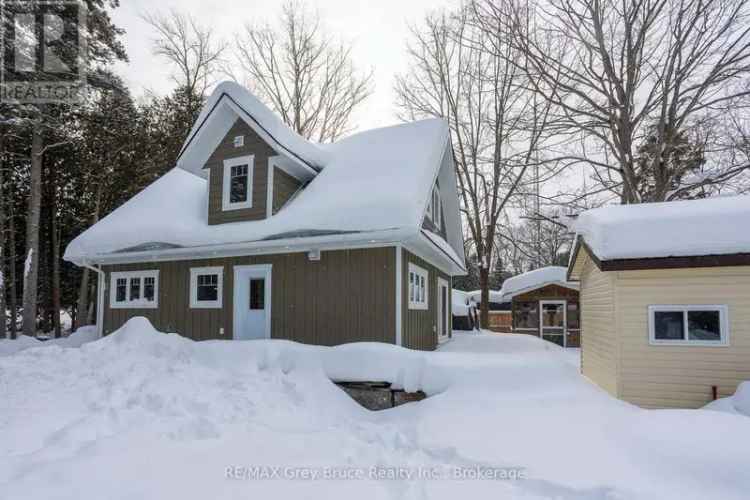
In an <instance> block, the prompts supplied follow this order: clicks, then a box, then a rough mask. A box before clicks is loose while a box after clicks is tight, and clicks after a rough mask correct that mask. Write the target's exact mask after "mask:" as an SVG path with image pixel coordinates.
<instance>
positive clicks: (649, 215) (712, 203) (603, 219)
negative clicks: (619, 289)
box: [571, 196, 750, 270]
mask: <svg viewBox="0 0 750 500" xmlns="http://www.w3.org/2000/svg"><path fill="white" fill-rule="evenodd" d="M572 227H573V229H574V230H575V232H576V233H577V235H578V236H577V244H576V248H575V250H574V252H573V255H572V256H571V270H572V268H573V265H574V264H575V261H576V258H577V255H578V253H579V252H580V249H581V248H586V249H587V250H588V253H590V254H591V257H592V258H593V259H594V260H595V262H597V263H598V265H599V266H600V267H601V268H603V270H616V269H626V268H628V269H636V268H643V267H644V266H645V267H660V266H661V267H664V266H666V267H692V266H693V265H695V266H696V267H701V266H703V265H737V264H741V263H742V262H743V260H746V265H750V196H729V197H716V198H708V199H703V200H689V201H673V202H662V203H643V204H639V205H613V206H607V207H602V208H596V209H593V210H588V211H586V212H584V213H583V214H581V215H580V216H579V217H578V218H577V219H576V220H575V221H574V222H573V224H572ZM743 256H744V257H743ZM722 263H723V264H722ZM639 266H640V267H639Z"/></svg>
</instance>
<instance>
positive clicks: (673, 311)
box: [648, 305, 729, 346]
mask: <svg viewBox="0 0 750 500" xmlns="http://www.w3.org/2000/svg"><path fill="white" fill-rule="evenodd" d="M648 316H649V340H650V343H651V344H654V345H702V346H711V345H719V346H723V345H728V344H729V313H728V308H727V306H725V305H654V306H649V308H648Z"/></svg>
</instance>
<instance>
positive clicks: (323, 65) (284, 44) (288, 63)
mask: <svg viewBox="0 0 750 500" xmlns="http://www.w3.org/2000/svg"><path fill="white" fill-rule="evenodd" d="M234 48H235V56H236V59H237V62H238V67H239V68H240V70H241V74H239V75H238V74H233V75H232V76H233V77H234V78H235V79H238V80H240V81H243V83H244V84H245V85H247V86H248V87H249V88H251V89H252V90H253V91H254V92H255V93H256V95H257V96H258V97H259V98H260V99H261V100H262V101H264V102H266V104H268V105H269V106H271V107H272V108H273V109H274V110H275V111H276V112H277V113H278V114H279V115H280V116H281V118H282V119H283V120H284V123H286V124H287V125H289V126H290V127H291V128H292V129H294V130H295V131H296V132H297V133H298V134H300V135H301V136H303V137H305V138H307V139H313V140H316V141H318V142H329V141H333V140H335V139H337V138H339V137H341V136H342V135H343V134H345V133H347V132H349V131H351V130H352V128H353V126H352V123H351V117H352V112H353V111H354V110H355V109H356V108H357V106H359V104H361V103H362V101H364V100H365V99H366V98H367V97H368V96H369V95H370V94H371V93H372V85H371V83H370V82H371V81H372V72H370V73H360V72H359V71H357V69H356V68H355V66H354V62H353V58H352V55H351V47H350V46H347V45H345V44H344V43H343V42H342V41H336V40H334V39H332V38H330V37H328V36H327V35H326V34H325V29H324V28H323V27H322V26H321V23H320V18H319V16H318V15H317V14H315V13H311V12H310V11H308V10H307V9H306V8H305V6H304V4H302V3H300V2H297V1H292V2H288V3H286V4H285V5H284V7H283V8H282V11H281V17H280V19H279V23H278V26H277V27H274V26H271V25H270V24H264V25H249V24H248V25H246V26H245V29H244V32H243V33H242V34H240V35H238V36H237V37H236V39H235V44H234Z"/></svg>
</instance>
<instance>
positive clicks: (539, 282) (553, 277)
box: [501, 266, 578, 302]
mask: <svg viewBox="0 0 750 500" xmlns="http://www.w3.org/2000/svg"><path fill="white" fill-rule="evenodd" d="M567 271H568V270H567V268H565V267H560V266H547V267H542V268H539V269H534V270H533V271H529V272H527V273H523V274H519V275H518V276H513V277H512V278H508V279H507V280H505V281H504V282H503V288H502V290H501V293H502V298H503V301H506V302H507V301H510V300H512V299H513V297H515V296H516V295H519V294H522V293H526V292H529V291H531V290H536V289H537V288H541V287H543V286H547V285H560V286H564V287H566V288H572V289H574V290H578V283H574V282H571V281H568V280H567V276H566V274H567Z"/></svg>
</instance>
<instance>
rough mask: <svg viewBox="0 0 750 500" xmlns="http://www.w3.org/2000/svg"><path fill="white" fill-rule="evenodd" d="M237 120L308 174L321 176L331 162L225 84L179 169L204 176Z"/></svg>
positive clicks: (188, 143) (182, 153)
mask: <svg viewBox="0 0 750 500" xmlns="http://www.w3.org/2000/svg"><path fill="white" fill-rule="evenodd" d="M238 117H239V118H242V119H243V120H245V122H246V123H247V124H248V125H249V126H250V127H251V128H252V129H253V130H255V132H256V133H257V134H258V135H260V136H261V137H262V138H263V139H264V140H265V141H266V142H267V143H268V144H269V145H270V146H271V147H272V148H274V149H275V150H276V152H278V153H279V154H281V155H284V156H285V157H287V158H289V159H290V160H292V161H293V162H295V163H297V164H298V165H299V166H300V167H302V168H303V169H306V170H308V172H309V173H312V174H315V173H316V172H320V171H321V170H322V169H323V167H325V165H326V164H327V163H328V162H329V161H331V157H330V155H329V154H328V153H327V152H326V151H325V149H324V148H323V147H322V146H321V145H318V144H313V143H312V142H309V141H308V140H306V139H305V138H304V137H302V136H300V135H299V134H297V133H296V132H295V131H293V130H292V129H290V128H289V127H288V126H287V125H286V124H285V123H284V122H283V121H281V119H280V118H279V117H278V116H277V115H276V114H275V113H274V112H273V111H271V110H270V109H268V108H267V107H266V106H265V105H264V104H263V103H261V102H260V101H259V100H258V99H257V98H256V97H255V96H254V95H252V94H251V93H250V92H248V91H247V89H245V88H244V87H242V86H240V85H238V84H236V83H234V82H223V83H221V84H219V85H218V86H217V87H216V89H215V90H214V92H213V93H212V94H211V97H209V98H208V101H207V102H206V104H205V106H203V110H202V111H201V113H200V115H198V119H197V120H196V121H195V124H194V125H193V128H192V129H191V130H190V133H189V134H188V136H187V139H185V142H184V144H183V145H182V149H181V150H180V154H179V156H178V158H177V166H178V167H180V168H183V169H185V170H187V171H188V172H193V173H195V174H199V175H202V173H201V170H202V169H203V166H204V165H205V163H206V160H207V159H208V157H209V156H210V155H211V153H212V152H213V150H214V149H215V148H216V146H217V144H219V141H221V140H222V139H223V138H224V136H225V135H226V133H227V132H228V131H229V129H230V128H231V126H232V124H233V123H234V122H235V121H236V120H237V118H238Z"/></svg>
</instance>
